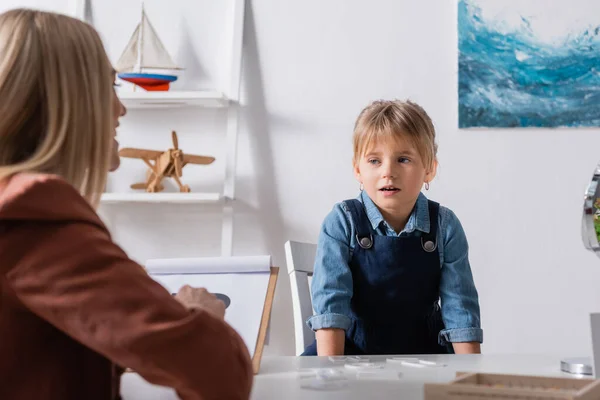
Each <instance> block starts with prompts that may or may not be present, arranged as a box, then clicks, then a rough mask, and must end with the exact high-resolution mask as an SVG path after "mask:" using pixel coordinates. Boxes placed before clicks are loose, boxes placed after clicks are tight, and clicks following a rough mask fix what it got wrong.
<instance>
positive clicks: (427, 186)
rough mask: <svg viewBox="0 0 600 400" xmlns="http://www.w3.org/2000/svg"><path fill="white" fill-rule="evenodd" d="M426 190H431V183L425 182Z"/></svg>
mask: <svg viewBox="0 0 600 400" xmlns="http://www.w3.org/2000/svg"><path fill="white" fill-rule="evenodd" d="M425 190H429V182H425Z"/></svg>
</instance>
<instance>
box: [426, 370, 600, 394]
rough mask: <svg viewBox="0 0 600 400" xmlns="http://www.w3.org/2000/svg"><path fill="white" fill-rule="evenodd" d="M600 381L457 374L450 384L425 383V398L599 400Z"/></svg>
mask: <svg viewBox="0 0 600 400" xmlns="http://www.w3.org/2000/svg"><path fill="white" fill-rule="evenodd" d="M596 399H600V380H593V379H574V378H546V377H537V376H524V375H501V374H483V373H465V372H459V373H457V378H456V379H455V380H454V381H452V382H450V383H447V384H433V383H429V384H426V385H425V400H596Z"/></svg>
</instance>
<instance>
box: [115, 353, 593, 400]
mask: <svg viewBox="0 0 600 400" xmlns="http://www.w3.org/2000/svg"><path fill="white" fill-rule="evenodd" d="M410 357H418V358H420V359H423V360H430V361H436V362H441V363H443V364H446V366H445V367H437V368H421V369H419V368H414V367H407V366H402V365H399V364H395V363H394V364H391V363H388V362H386V360H387V358H389V357H387V356H366V357H362V358H363V359H364V358H368V359H369V360H370V361H371V362H380V363H385V367H384V368H385V369H386V370H387V371H390V373H391V374H392V375H393V376H395V375H396V374H395V372H396V371H397V372H399V373H400V374H399V375H400V376H399V377H398V378H396V379H393V380H392V379H386V380H381V379H369V378H364V379H362V378H361V379H359V378H357V376H356V373H355V371H353V370H349V369H347V368H345V367H344V365H343V364H334V363H333V362H331V361H330V360H329V358H328V357H264V358H263V360H262V363H261V369H260V373H259V374H258V375H256V376H255V377H254V386H253V389H252V400H270V399H286V400H294V399H310V400H320V399H328V400H337V399H339V400H353V399H357V400H358V399H369V400H375V399H391V398H395V399H399V398H401V399H403V400H422V399H423V398H424V397H423V385H424V384H425V383H429V382H431V383H434V382H448V381H451V380H453V379H454V378H455V376H456V372H458V371H461V372H487V373H503V374H519V375H537V376H553V377H571V378H577V377H578V376H575V375H571V374H567V373H564V372H561V370H560V358H559V357H553V356H543V355H439V356H410ZM305 368H340V369H342V370H344V371H345V375H346V376H347V377H348V381H347V383H346V387H345V388H343V389H338V390H335V391H321V390H314V389H304V388H301V387H300V379H299V378H298V373H297V371H298V370H301V369H305ZM391 370H393V371H394V372H391ZM579 377H583V378H591V377H590V376H579ZM121 393H122V396H123V400H138V399H139V400H141V399H144V400H174V399H177V396H176V395H175V394H174V392H173V391H172V390H171V389H167V388H162V387H158V386H153V385H150V384H148V383H147V382H145V381H144V380H143V379H142V378H141V377H140V376H139V375H136V374H133V373H126V374H125V375H124V376H123V380H122V383H121Z"/></svg>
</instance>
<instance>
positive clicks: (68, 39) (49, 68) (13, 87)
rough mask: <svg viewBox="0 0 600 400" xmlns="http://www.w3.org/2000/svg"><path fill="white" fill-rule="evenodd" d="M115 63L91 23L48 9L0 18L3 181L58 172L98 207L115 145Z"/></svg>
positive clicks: (19, 11) (21, 11)
mask: <svg viewBox="0 0 600 400" xmlns="http://www.w3.org/2000/svg"><path fill="white" fill-rule="evenodd" d="M112 75H113V72H112V66H111V63H110V61H109V60H108V57H107V55H106V52H105V50H104V46H103V45H102V41H101V39H100V37H99V35H98V33H97V32H96V31H95V30H94V28H92V27H91V26H90V25H88V24H86V23H85V22H82V21H80V20H77V19H75V18H71V17H68V16H66V15H60V14H55V13H50V12H43V11H36V10H28V9H15V10H11V11H8V12H5V13H3V14H1V15H0V180H3V179H5V178H7V177H9V176H11V175H13V174H16V173H20V172H41V173H51V174H57V175H60V176H61V177H63V178H64V179H65V180H67V181H68V182H69V183H71V184H72V185H73V186H74V187H76V188H77V189H78V190H79V191H80V193H81V194H82V195H83V196H84V197H85V198H86V199H87V200H88V201H89V202H90V203H91V204H92V205H93V206H97V205H98V203H99V200H100V196H101V194H102V191H103V190H104V186H105V184H106V176H107V174H108V169H109V167H110V154H111V146H112V135H111V131H112V130H113V129H114V126H113V121H112V112H113V111H112V110H113V104H112V102H113V88H112V79H113V77H112Z"/></svg>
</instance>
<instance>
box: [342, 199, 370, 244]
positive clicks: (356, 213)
mask: <svg viewBox="0 0 600 400" xmlns="http://www.w3.org/2000/svg"><path fill="white" fill-rule="evenodd" d="M344 204H346V207H348V210H349V211H350V215H351V216H352V222H353V224H354V227H355V229H356V242H357V243H358V245H359V246H360V247H362V248H363V249H370V248H371V247H372V246H373V228H372V227H371V221H369V218H368V217H367V212H366V211H365V206H364V204H363V203H361V202H360V201H358V200H357V199H351V200H345V201H344Z"/></svg>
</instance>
